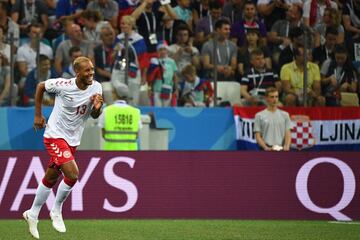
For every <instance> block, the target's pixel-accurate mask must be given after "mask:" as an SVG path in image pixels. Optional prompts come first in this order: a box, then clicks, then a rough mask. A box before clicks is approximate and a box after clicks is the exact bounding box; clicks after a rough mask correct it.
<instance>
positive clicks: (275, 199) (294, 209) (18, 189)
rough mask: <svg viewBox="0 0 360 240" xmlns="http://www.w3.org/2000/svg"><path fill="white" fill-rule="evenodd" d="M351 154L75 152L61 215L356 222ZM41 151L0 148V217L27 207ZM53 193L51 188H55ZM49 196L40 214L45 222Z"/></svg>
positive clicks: (42, 162) (40, 170) (357, 179)
mask: <svg viewBox="0 0 360 240" xmlns="http://www.w3.org/2000/svg"><path fill="white" fill-rule="evenodd" d="M358 158H359V156H358V153H356V152H307V153H305V152H280V153H277V152H271V153H265V152H239V151H142V152H100V151H78V153H77V154H76V159H77V163H78V165H79V168H80V172H81V175H80V178H79V181H78V183H77V184H76V185H75V187H74V189H73V192H72V194H71V196H70V197H69V199H68V200H67V202H66V203H65V204H64V213H63V215H64V217H65V218H90V219H91V218H92V219H95V218H97V219H99V218H113V219H122V218H126V219H128V218H130V219H137V218H152V219H153V218H192V219H193V218H196V219H199V218H200V219H208V218H211V219H307V220H343V221H349V220H360V204H358V203H359V202H360V191H359V190H358V189H357V188H356V186H357V185H359V183H360V175H359V173H360V161H359V159H358ZM47 161H48V155H47V153H46V152H45V151H0V183H1V185H0V218H3V219H8V218H12V219H17V218H20V217H21V213H22V212H23V211H24V210H26V209H28V208H29V207H30V206H31V202H32V200H33V197H34V194H35V191H36V186H37V182H39V181H41V179H42V177H43V175H44V169H45V167H46V164H47ZM55 189H56V188H55ZM54 200H55V195H54V192H52V193H51V194H50V197H49V199H48V201H47V204H46V205H45V206H44V208H43V210H42V212H41V214H40V217H41V218H48V210H49V209H50V208H51V206H52V204H53V202H54Z"/></svg>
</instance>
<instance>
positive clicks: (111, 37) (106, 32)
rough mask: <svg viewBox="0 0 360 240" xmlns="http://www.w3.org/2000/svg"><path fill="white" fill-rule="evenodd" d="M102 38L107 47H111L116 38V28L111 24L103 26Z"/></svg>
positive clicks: (101, 30)
mask: <svg viewBox="0 0 360 240" xmlns="http://www.w3.org/2000/svg"><path fill="white" fill-rule="evenodd" d="M100 38H101V41H102V42H103V44H104V45H105V46H106V47H111V46H112V45H113V43H114V42H115V38H116V34H115V30H114V28H113V27H112V26H111V25H110V24H106V25H104V26H102V27H101V29H100Z"/></svg>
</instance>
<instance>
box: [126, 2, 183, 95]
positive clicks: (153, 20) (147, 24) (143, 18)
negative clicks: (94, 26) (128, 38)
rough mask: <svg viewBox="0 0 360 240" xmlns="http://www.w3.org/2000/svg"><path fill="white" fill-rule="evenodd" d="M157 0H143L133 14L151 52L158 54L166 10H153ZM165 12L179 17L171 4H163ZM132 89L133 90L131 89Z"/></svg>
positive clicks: (174, 17) (173, 16)
mask: <svg viewBox="0 0 360 240" xmlns="http://www.w3.org/2000/svg"><path fill="white" fill-rule="evenodd" d="M154 1H155V0H141V4H140V5H139V6H138V7H137V8H136V9H135V10H134V12H133V13H132V14H131V16H133V17H134V18H135V20H136V26H137V30H138V33H139V34H140V35H141V36H142V37H143V38H144V40H145V43H146V48H147V51H148V52H149V53H154V55H156V46H157V43H158V41H159V39H158V37H157V32H158V30H159V29H160V28H161V26H160V25H161V20H162V19H163V15H164V12H162V11H159V10H153V2H154ZM162 8H163V9H164V11H165V13H166V14H167V15H168V16H169V17H170V18H171V19H172V20H175V19H177V16H176V14H175V12H174V11H173V9H172V7H171V6H170V5H169V4H165V5H162ZM130 91H131V90H130Z"/></svg>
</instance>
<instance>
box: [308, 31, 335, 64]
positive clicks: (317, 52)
mask: <svg viewBox="0 0 360 240" xmlns="http://www.w3.org/2000/svg"><path fill="white" fill-rule="evenodd" d="M337 37H338V30H337V28H335V27H328V28H327V30H326V34H325V38H326V40H325V43H324V44H322V45H320V46H319V47H317V48H314V50H313V53H312V56H313V62H314V63H316V64H318V65H319V66H321V65H322V64H323V62H324V61H325V60H327V59H333V58H334V53H333V52H334V48H335V45H336V40H337Z"/></svg>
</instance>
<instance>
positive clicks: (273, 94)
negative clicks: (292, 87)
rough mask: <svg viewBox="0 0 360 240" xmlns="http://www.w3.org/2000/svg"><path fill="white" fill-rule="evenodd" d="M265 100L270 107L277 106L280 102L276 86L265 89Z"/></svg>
mask: <svg viewBox="0 0 360 240" xmlns="http://www.w3.org/2000/svg"><path fill="white" fill-rule="evenodd" d="M265 100H266V103H267V105H268V106H269V107H276V106H277V105H278V103H279V91H278V90H277V89H276V88H275V87H268V88H267V89H266V90H265Z"/></svg>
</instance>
